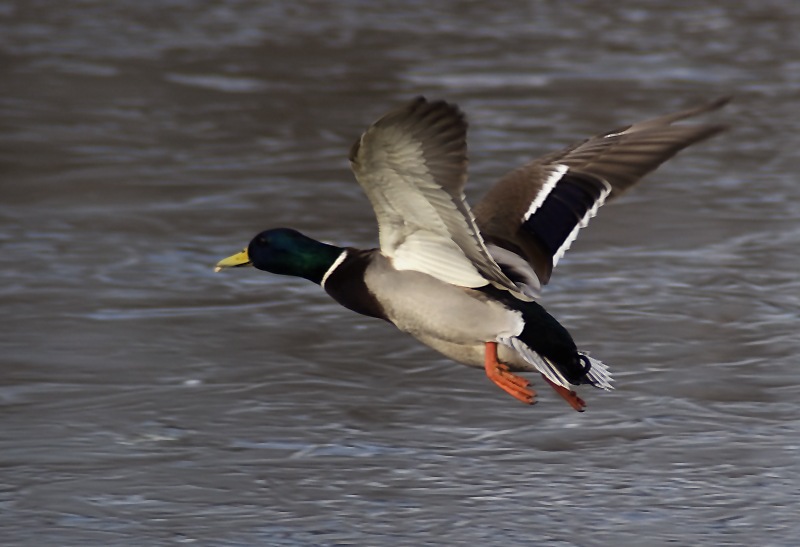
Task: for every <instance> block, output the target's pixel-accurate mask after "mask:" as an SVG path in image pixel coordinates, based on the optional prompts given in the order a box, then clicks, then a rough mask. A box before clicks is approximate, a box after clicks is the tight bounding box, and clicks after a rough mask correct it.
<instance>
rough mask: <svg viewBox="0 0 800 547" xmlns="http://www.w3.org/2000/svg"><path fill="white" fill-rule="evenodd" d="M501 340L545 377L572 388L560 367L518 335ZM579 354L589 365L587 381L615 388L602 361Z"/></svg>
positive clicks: (598, 386)
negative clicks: (534, 349)
mask: <svg viewBox="0 0 800 547" xmlns="http://www.w3.org/2000/svg"><path fill="white" fill-rule="evenodd" d="M500 342H501V343H503V344H506V345H508V346H511V347H512V348H514V349H515V350H516V351H517V352H518V353H519V354H520V355H521V356H522V358H523V359H525V360H526V361H527V362H528V363H530V364H532V365H533V366H534V367H536V370H538V371H539V372H541V373H542V374H543V375H544V377H545V378H547V379H548V380H550V381H551V382H553V383H554V384H557V385H559V386H562V387H565V388H567V389H572V384H570V383H569V382H568V381H567V379H566V378H564V375H563V374H561V372H560V371H559V370H558V367H556V366H555V364H554V363H553V362H552V361H551V360H550V359H548V358H547V357H543V356H541V355H539V354H538V353H536V352H535V351H533V350H532V349H531V348H530V347H528V344H526V343H525V342H523V341H522V340H520V339H519V338H517V337H516V336H512V337H510V338H504V339H500ZM578 355H579V356H580V358H581V359H582V360H583V359H585V360H586V362H587V363H588V365H589V371H588V372H587V373H586V379H587V380H588V382H587V383H589V384H590V385H592V386H594V387H596V388H599V389H605V390H611V389H614V386H612V385H611V382H612V381H613V378H612V376H611V371H610V370H609V369H608V367H607V366H606V365H605V364H604V363H603V362H602V361H599V360H597V359H593V358H591V357H589V356H588V355H587V354H585V353H583V352H578Z"/></svg>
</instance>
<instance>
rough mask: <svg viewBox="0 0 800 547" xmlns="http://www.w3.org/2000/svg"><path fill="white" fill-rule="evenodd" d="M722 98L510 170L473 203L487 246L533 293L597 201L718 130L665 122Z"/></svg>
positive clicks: (703, 109)
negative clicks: (478, 200) (481, 197)
mask: <svg viewBox="0 0 800 547" xmlns="http://www.w3.org/2000/svg"><path fill="white" fill-rule="evenodd" d="M729 100H730V99H729V98H728V97H726V98H722V99H718V100H716V101H713V102H711V103H708V104H705V105H703V106H700V107H698V108H693V109H689V110H684V111H681V112H677V113H674V114H668V115H665V116H660V117H658V118H653V119H651V120H646V121H643V122H640V123H636V124H634V125H631V126H628V127H624V128H621V129H617V130H614V131H609V132H608V133H604V134H602V135H598V136H596V137H592V138H590V139H588V140H586V141H584V142H582V143H580V144H578V145H575V146H572V147H569V148H567V149H565V150H561V151H559V152H555V153H553V154H550V155H548V156H545V157H543V158H540V159H537V160H534V161H532V162H530V163H528V164H526V165H523V166H522V167H520V168H518V169H516V170H514V171H512V172H510V173H509V174H507V175H506V176H504V177H503V178H502V179H501V180H500V181H499V182H498V183H497V184H495V185H494V186H493V187H492V188H491V189H490V190H489V192H488V193H487V194H486V196H485V197H484V198H483V199H482V200H481V201H480V202H479V203H478V204H477V206H476V207H475V217H476V219H477V224H478V226H479V227H480V230H481V232H482V233H483V235H484V237H485V238H486V243H487V245H488V248H489V250H490V252H491V253H492V255H493V256H495V259H496V260H497V261H498V262H499V263H500V264H501V266H502V267H503V269H504V270H505V271H506V272H507V273H508V275H509V276H510V277H511V278H512V279H514V281H516V282H517V283H518V284H519V285H520V286H521V289H522V290H523V291H524V292H526V293H527V294H529V295H531V296H533V295H535V294H536V293H537V292H538V290H539V285H540V284H541V285H544V284H546V283H547V282H548V281H549V280H550V275H551V273H552V270H553V268H554V267H555V265H556V264H557V263H558V261H559V259H560V258H561V257H562V256H563V255H564V253H565V252H566V251H567V249H569V247H570V245H571V244H572V242H573V241H574V240H575V238H576V237H577V235H578V232H579V230H580V229H581V228H583V227H585V226H586V225H587V224H588V223H589V220H590V219H591V218H592V217H594V216H595V214H596V213H597V210H598V209H599V208H600V207H601V206H602V205H603V204H604V203H606V202H607V201H608V200H610V199H613V198H615V197H617V196H618V195H620V194H621V193H623V192H624V191H625V190H627V189H628V188H630V187H631V186H633V185H634V184H636V183H637V182H638V181H639V180H640V179H641V178H642V177H643V176H644V175H646V174H647V173H649V172H650V171H653V170H654V169H656V168H657V167H658V166H659V165H661V164H662V163H664V162H665V161H667V160H668V159H669V158H671V157H672V156H674V155H675V154H677V153H678V152H679V151H680V150H682V149H684V148H686V147H687V146H690V145H692V144H694V143H696V142H699V141H702V140H704V139H707V138H709V137H711V136H713V135H716V134H717V133H719V132H720V131H723V130H724V129H725V126H723V125H715V124H709V125H672V124H673V123H674V122H677V121H680V120H683V119H686V118H690V117H693V116H696V115H698V114H702V113H705V112H709V111H712V110H716V109H718V108H720V107H722V106H723V105H724V104H726V103H727V102H728V101H729ZM526 264H527V265H529V266H530V267H527V268H526ZM531 267H532V270H531Z"/></svg>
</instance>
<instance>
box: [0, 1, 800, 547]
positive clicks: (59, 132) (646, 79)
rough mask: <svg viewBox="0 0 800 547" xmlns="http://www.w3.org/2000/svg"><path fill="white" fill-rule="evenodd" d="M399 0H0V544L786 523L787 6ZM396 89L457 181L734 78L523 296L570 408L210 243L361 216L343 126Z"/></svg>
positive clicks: (793, 145) (793, 226)
mask: <svg viewBox="0 0 800 547" xmlns="http://www.w3.org/2000/svg"><path fill="white" fill-rule="evenodd" d="M431 4H433V3H427V2H426V3H422V2H405V3H399V4H397V3H368V2H358V1H342V2H336V3H326V2H256V1H248V0H242V1H233V0H229V1H225V2H189V1H180V0H174V1H169V2H159V3H152V2H132V1H122V0H118V1H115V2H99V1H96V2H95V1H87V2H80V3H63V4H54V3H50V2H40V1H26V2H22V1H17V2H5V1H0V191H1V192H2V200H0V219H1V220H0V221H1V222H2V227H3V229H2V231H1V232H0V244H1V245H2V252H1V253H0V264H2V267H0V278H1V279H2V283H1V284H0V304H1V305H2V310H3V315H2V331H1V332H2V334H0V363H1V364H2V367H0V379H1V380H2V381H1V384H2V385H1V387H0V405H2V414H0V416H2V417H1V418H0V469H2V473H1V474H0V507H2V511H0V543H2V544H4V545H37V546H42V545H171V544H182V543H196V544H200V545H237V546H238V545H291V546H297V545H345V544H346V545H351V544H354V545H426V544H427V545H456V544H469V545H531V544H540V545H556V546H558V545H563V546H567V545H576V546H587V545H588V546H604V545H667V544H669V545H753V544H756V545H770V546H773V545H774V546H778V545H780V546H790V545H796V544H797V542H798V541H799V539H798V538H800V524H798V519H797V508H798V506H799V505H800V418H798V416H800V404H799V403H798V398H797V396H796V393H795V391H796V389H797V384H798V380H799V379H800V372H798V359H797V357H796V354H797V353H798V351H800V335H798V330H799V329H798V327H800V317H799V316H800V280H799V279H800V276H798V271H800V254H799V253H798V248H800V186H799V185H798V182H797V175H796V173H797V172H798V171H800V160H798V159H797V158H798V156H797V153H796V151H797V149H798V145H800V137H798V134H800V118H798V116H797V104H798V103H797V101H798V92H797V89H798V86H799V85H800V62H798V59H800V43H799V40H800V39H798V35H797V28H798V25H799V24H800V4H797V3H796V2H790V1H789V0H774V1H767V2H762V3H759V4H758V5H756V4H754V3H750V7H747V5H745V6H742V5H740V4H739V3H724V4H723V3H719V4H720V5H717V6H714V7H711V6H703V5H694V4H689V3H685V2H678V3H676V2H650V3H648V4H646V5H643V4H641V3H636V2H626V1H624V2H616V3H614V4H609V3H599V2H581V3H573V2H570V3H566V2H562V3H558V4H556V3H544V2H531V3H530V4H527V7H525V8H524V9H521V8H520V5H521V4H519V3H514V2H499V3H498V2H495V3H491V4H490V3H473V2H456V1H449V2H438V3H435V4H434V5H431ZM420 93H424V94H426V95H428V96H430V97H437V98H438V97H441V98H446V99H449V100H452V101H455V102H457V103H459V104H460V105H461V106H462V107H463V108H464V109H465V110H466V111H467V113H468V115H469V118H470V121H471V131H470V146H471V158H472V166H471V181H470V184H469V192H470V196H472V197H477V196H479V195H480V194H481V193H482V192H483V191H484V190H485V189H486V188H488V185H489V184H491V182H492V181H493V180H495V179H496V178H497V177H498V176H500V175H501V174H502V173H503V172H504V171H506V170H507V169H509V168H511V167H514V166H516V165H517V164H519V163H520V162H522V161H524V160H526V159H528V158H531V157H533V156H535V155H537V154H540V153H544V152H547V151H550V150H552V149H554V148H557V147H559V146H562V145H566V144H568V143H570V142H572V141H574V140H576V139H579V138H583V137H585V136H588V135H590V134H592V133H594V132H599V131H603V130H607V129H611V128H613V127H616V126H618V125H620V124H622V123H625V122H631V121H635V120H637V119H641V118H645V117H648V116H652V115H655V114H659V113H662V112H667V111H670V110H673V109H676V108H680V107H683V106H686V105H690V104H694V103H697V102H700V101H702V100H705V99H708V98H712V97H715V96H720V95H724V94H729V93H734V94H735V95H736V99H735V101H734V103H733V104H732V105H730V106H729V107H728V108H726V110H725V111H724V112H723V113H721V114H719V115H718V116H716V118H717V119H720V120H724V121H726V122H727V123H730V124H731V125H732V127H733V128H732V130H731V131H730V132H729V133H727V134H725V135H723V136H721V137H718V138H716V139H714V140H713V141H710V142H708V143H704V144H702V145H698V146H696V147H694V148H692V149H690V150H689V151H687V152H685V153H684V154H682V155H681V156H680V157H679V158H677V159H676V160H674V161H672V162H671V163H669V164H668V165H666V166H665V167H663V168H662V169H660V170H659V171H658V172H657V173H656V174H654V175H652V176H650V177H649V178H648V179H647V181H646V184H643V185H642V186H641V187H640V188H638V189H637V190H636V191H635V192H632V193H631V195H629V196H627V197H626V198H624V199H623V200H620V201H619V202H618V203H616V204H614V205H611V206H609V207H607V208H605V209H604V210H603V211H602V212H601V214H600V216H599V217H598V218H597V219H596V220H595V221H594V222H593V223H592V226H591V227H590V229H588V230H586V231H585V232H584V233H583V234H582V235H581V238H580V239H579V241H578V242H577V243H576V245H575V246H574V248H573V250H572V251H570V253H569V254H568V255H567V257H566V258H565V259H564V260H563V261H562V263H561V264H559V268H558V270H557V271H556V275H555V276H554V279H553V283H552V285H550V286H549V287H548V289H547V291H546V293H545V300H544V303H545V304H546V306H547V307H548V309H549V310H550V311H551V312H552V313H553V314H555V315H556V316H557V317H559V318H560V319H561V320H562V322H563V323H564V324H565V325H566V326H567V327H568V328H569V329H570V330H571V332H572V333H573V335H574V336H575V338H576V340H577V341H578V342H579V344H580V346H581V347H582V348H584V349H587V350H590V351H591V352H592V353H593V355H596V356H598V357H601V358H602V359H603V360H604V361H605V362H607V363H609V364H611V365H612V366H613V369H614V372H615V375H616V378H617V383H618V384H617V385H618V389H617V390H616V391H614V392H612V393H608V394H606V393H601V392H599V391H592V392H587V393H585V395H586V397H585V398H586V399H587V402H588V404H589V408H588V411H587V412H586V413H585V414H582V415H579V414H576V413H574V412H572V411H571V410H570V409H569V408H568V407H567V406H566V405H565V404H564V403H563V401H561V400H560V399H558V398H557V396H556V395H555V394H554V393H553V392H551V391H550V390H547V389H540V403H539V404H538V405H536V406H534V407H531V408H527V407H524V406H522V405H519V404H517V403H516V402H514V401H513V400H511V399H510V398H509V397H507V396H506V395H504V394H503V393H501V392H500V391H499V390H498V389H496V388H494V387H493V386H491V385H490V384H489V383H488V381H487V380H486V379H485V378H484V377H483V375H482V373H481V371H478V370H471V369H467V368H464V367H460V366H458V365H455V364H453V363H451V362H448V361H447V360H445V359H443V358H441V357H439V356H438V355H437V354H434V353H433V352H431V351H429V350H427V349H426V348H424V347H421V346H419V345H417V344H416V343H415V342H413V341H412V340H411V339H409V338H407V337H405V336H403V335H401V334H399V333H397V332H395V331H393V330H392V328H390V327H389V326H388V325H385V324H383V323H381V322H378V321H374V320H370V319H368V318H363V317H359V316H356V315H354V314H352V313H351V312H349V311H347V310H345V309H343V308H340V307H338V306H337V305H335V304H334V303H332V302H330V301H329V299H328V298H327V297H326V296H325V295H324V294H322V293H321V291H320V290H319V289H318V288H316V287H314V286H313V285H310V284H308V283H307V282H304V281H303V280H294V279H284V278H278V277H274V276H269V275H267V274H262V273H261V272H256V271H234V272H229V273H226V274H225V275H215V274H214V273H213V272H212V270H211V267H212V265H213V264H214V263H215V262H216V260H217V259H219V258H221V257H223V256H227V255H228V254H230V253H231V252H234V251H236V250H237V249H239V248H241V247H242V246H243V245H244V244H245V243H246V242H247V241H248V240H249V239H250V237H251V236H252V235H253V234H255V233H256V232H258V231H259V230H261V229H263V228H267V227H272V226H281V225H285V226H293V227H295V228H298V229H301V230H303V231H305V232H307V233H309V234H311V235H314V236H315V237H318V238H322V239H327V240H332V241H337V242H340V243H342V244H352V245H359V246H372V245H374V244H375V240H376V237H375V235H376V234H375V226H374V221H373V219H372V212H371V210H370V209H369V206H368V204H367V202H366V199H365V198H364V197H363V196H362V195H361V192H360V189H359V188H358V186H357V185H356V184H355V182H354V181H353V179H352V176H351V175H350V173H349V171H348V167H347V162H346V151H347V149H348V147H349V145H350V144H351V142H352V141H353V139H355V138H356V137H357V136H358V135H359V133H360V131H361V130H362V129H363V128H364V127H365V126H366V125H367V124H368V123H369V122H371V121H372V120H373V119H374V118H375V117H376V116H378V115H380V114H381V113H382V112H384V111H385V110H386V109H387V108H389V107H391V106H394V105H396V104H398V103H400V102H402V101H404V100H406V99H408V98H409V97H411V96H413V95H416V94H420ZM540 387H541V386H540Z"/></svg>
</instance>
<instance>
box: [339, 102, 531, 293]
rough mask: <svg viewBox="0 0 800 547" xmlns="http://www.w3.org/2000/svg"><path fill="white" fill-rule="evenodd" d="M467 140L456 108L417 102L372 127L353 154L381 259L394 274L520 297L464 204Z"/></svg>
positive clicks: (442, 104) (357, 144) (382, 119)
mask: <svg viewBox="0 0 800 547" xmlns="http://www.w3.org/2000/svg"><path fill="white" fill-rule="evenodd" d="M466 133H467V123H466V121H465V119H464V114H463V113H462V112H461V111H460V110H459V109H458V107H456V106H455V105H451V104H448V103H446V102H443V101H435V102H428V101H427V100H426V99H425V98H423V97H419V98H417V99H414V100H413V101H411V102H410V103H408V104H406V105H405V106H402V107H401V108H398V109H396V110H393V111H392V112H389V113H388V114H386V115H385V116H383V117H382V118H381V119H379V120H378V121H377V122H375V123H374V124H373V125H372V126H370V127H369V128H368V129H367V130H366V131H365V132H364V134H363V135H362V136H361V138H360V139H359V140H358V141H356V142H355V144H354V145H353V147H352V148H351V150H350V164H351V166H352V168H353V172H354V173H355V176H356V179H357V180H358V182H359V184H360V185H361V187H362V188H363V189H364V192H365V193H366V194H367V198H369V201H370V203H371V204H372V208H373V209H374V210H375V216H376V217H377V220H378V232H379V236H380V247H381V252H382V253H383V254H384V255H386V256H388V257H390V258H391V259H392V263H393V265H394V267H395V268H397V269H399V270H416V271H420V272H424V273H427V274H429V275H432V276H434V277H436V278H438V279H441V280H442V281H445V282H447V283H451V284H454V285H460V286H464V287H482V286H484V285H486V284H488V283H489V282H494V283H495V284H496V285H498V286H500V287H504V288H507V289H510V290H514V291H516V286H515V285H514V284H513V283H512V282H511V281H510V280H509V279H508V278H507V277H506V276H505V275H504V274H503V272H502V270H501V269H500V267H499V266H498V265H497V263H496V262H495V261H494V259H493V258H492V257H491V255H490V254H489V252H488V250H487V249H486V246H485V244H484V242H483V239H482V237H481V235H480V233H479V231H478V229H477V226H476V224H475V219H474V217H473V215H472V212H471V211H470V209H469V206H468V205H467V203H466V201H465V200H464V194H463V187H464V183H465V182H466V178H467V143H466Z"/></svg>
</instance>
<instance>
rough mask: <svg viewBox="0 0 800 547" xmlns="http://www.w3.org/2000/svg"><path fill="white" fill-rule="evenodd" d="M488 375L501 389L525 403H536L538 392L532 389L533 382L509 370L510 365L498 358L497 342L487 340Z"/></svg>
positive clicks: (486, 365)
mask: <svg viewBox="0 0 800 547" xmlns="http://www.w3.org/2000/svg"><path fill="white" fill-rule="evenodd" d="M484 368H485V369H486V376H488V377H489V379H490V380H491V381H492V382H494V383H495V384H497V385H498V386H500V389H502V390H503V391H505V392H506V393H508V394H509V395H511V396H512V397H514V398H515V399H517V400H518V401H522V402H523V403H525V404H529V405H532V404H534V403H535V402H536V401H535V399H534V398H535V397H536V392H535V391H533V390H532V389H531V387H530V386H531V383H530V382H529V381H528V380H527V379H525V378H523V377H522V376H517V375H516V374H513V373H511V372H510V371H509V370H508V366H506V365H504V364H503V363H501V362H499V361H498V360H497V342H486V357H485V359H484Z"/></svg>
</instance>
